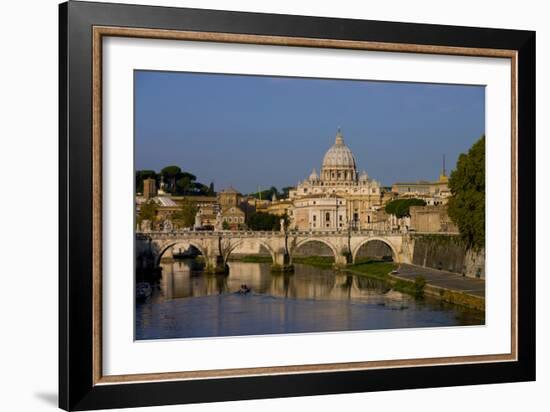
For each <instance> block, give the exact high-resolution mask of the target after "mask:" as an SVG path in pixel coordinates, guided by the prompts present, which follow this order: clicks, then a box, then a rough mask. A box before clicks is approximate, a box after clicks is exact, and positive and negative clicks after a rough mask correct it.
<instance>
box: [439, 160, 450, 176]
mask: <svg viewBox="0 0 550 412" xmlns="http://www.w3.org/2000/svg"><path fill="white" fill-rule="evenodd" d="M439 181H440V182H448V181H449V178H448V177H447V170H445V154H443V169H441V174H440V175H439Z"/></svg>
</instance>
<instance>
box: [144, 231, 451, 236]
mask: <svg viewBox="0 0 550 412" xmlns="http://www.w3.org/2000/svg"><path fill="white" fill-rule="evenodd" d="M402 234H419V235H425V234H448V235H456V233H443V232H412V231H411V232H402V231H400V230H375V229H363V230H352V231H348V230H289V231H287V232H286V233H285V232H280V231H256V230H182V229H178V230H171V231H149V232H141V231H138V232H136V236H138V237H141V236H146V237H190V238H194V237H218V236H222V237H226V238H227V237H236V238H240V237H280V236H285V235H288V236H291V237H292V236H319V237H323V236H352V237H355V236H388V235H402Z"/></svg>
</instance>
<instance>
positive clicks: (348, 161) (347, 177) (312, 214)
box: [288, 130, 383, 230]
mask: <svg viewBox="0 0 550 412" xmlns="http://www.w3.org/2000/svg"><path fill="white" fill-rule="evenodd" d="M289 199H290V200H291V201H292V204H293V205H292V207H291V208H290V209H289V211H288V212H289V217H290V219H291V223H290V227H291V228H293V229H299V230H312V229H316V230H334V229H336V230H341V229H348V228H353V229H366V228H369V227H371V226H372V224H373V222H374V220H373V216H374V213H375V212H376V211H377V210H378V209H379V208H380V207H381V206H382V204H383V194H382V190H381V186H380V183H378V182H377V181H376V180H374V179H372V178H370V177H369V176H368V175H367V172H365V171H363V172H361V173H358V172H357V165H356V162H355V157H354V155H353V153H352V151H351V150H350V149H349V147H348V146H346V144H345V143H344V137H343V135H342V133H341V132H340V130H338V133H337V134H336V139H335V142H334V145H333V146H332V147H331V148H330V149H329V150H328V151H327V152H326V154H325V156H324V158H323V162H322V165H321V172H320V174H317V171H316V170H315V169H314V170H313V172H312V173H311V174H310V176H309V177H308V178H307V179H306V180H304V181H302V182H300V183H298V185H297V186H296V188H295V189H291V190H290V191H289ZM327 218H328V219H327Z"/></svg>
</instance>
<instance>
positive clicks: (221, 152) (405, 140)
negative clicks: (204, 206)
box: [135, 71, 485, 193]
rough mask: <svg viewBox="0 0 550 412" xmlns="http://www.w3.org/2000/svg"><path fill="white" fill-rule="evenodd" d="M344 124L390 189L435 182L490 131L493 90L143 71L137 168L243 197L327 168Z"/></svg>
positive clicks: (138, 82) (360, 156)
mask: <svg viewBox="0 0 550 412" xmlns="http://www.w3.org/2000/svg"><path fill="white" fill-rule="evenodd" d="M338 127H341V129H342V133H343V135H344V139H345V142H346V144H347V145H348V146H349V147H350V149H351V150H352V151H353V153H354V155H355V160H356V162H357V166H358V169H360V170H363V169H364V170H366V171H367V173H368V174H369V175H370V176H371V177H373V178H375V179H376V180H378V181H380V182H381V183H382V184H383V185H387V186H389V185H391V184H392V183H394V182H396V181H416V180H421V179H425V180H431V179H436V178H437V177H438V175H439V172H440V170H441V163H442V155H443V154H445V156H446V163H447V169H448V170H449V169H452V168H454V166H455V164H456V159H457V158H458V155H459V154H460V153H463V152H465V151H467V150H468V148H469V147H470V146H471V145H472V144H473V143H474V142H475V141H476V140H477V139H478V138H479V137H480V136H481V135H482V134H484V133H485V88H484V87H483V86H456V85H440V84H418V83H400V82H373V81H357V80H330V79H305V78H282V77H262V76H240V75H223V74H221V75H219V74H199V73H178V72H151V71H136V72H135V143H136V144H135V151H136V152H135V162H136V165H135V166H136V169H153V170H156V171H159V170H160V169H161V168H162V167H164V166H167V165H172V164H175V165H178V166H180V167H181V168H182V169H183V170H185V171H189V172H191V173H193V174H195V175H196V176H197V180H198V181H200V182H202V183H204V184H209V183H210V182H212V181H213V182H214V184H215V187H216V190H220V189H223V188H224V187H227V186H229V185H232V186H234V187H235V188H236V189H238V190H239V191H241V192H242V193H248V192H253V191H256V190H257V188H258V186H260V187H262V188H267V187H269V186H276V187H278V188H281V187H284V186H293V185H296V183H297V182H298V181H299V180H302V179H304V178H306V177H307V176H309V174H310V173H311V170H312V169H313V168H316V169H317V171H319V169H320V167H321V161H322V158H323V155H324V153H325V152H326V151H327V150H328V148H329V147H330V146H331V145H332V144H333V143H334V136H335V134H336V131H337V129H338Z"/></svg>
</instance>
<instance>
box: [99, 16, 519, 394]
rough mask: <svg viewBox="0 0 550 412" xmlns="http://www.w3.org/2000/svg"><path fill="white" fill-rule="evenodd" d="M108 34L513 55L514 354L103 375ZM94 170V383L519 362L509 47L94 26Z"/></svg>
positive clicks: (514, 211)
mask: <svg viewBox="0 0 550 412" xmlns="http://www.w3.org/2000/svg"><path fill="white" fill-rule="evenodd" d="M104 36H112V37H131V38H148V39H163V40H187V41H204V42H222V43H236V44H257V45H271V46H289V47H316V48H334V49H350V50H365V51H383V52H398V53H421V54H437V55H455V56H472V57H494V58H509V59H510V60H511V93H512V96H511V97H512V99H511V134H512V136H511V137H512V159H511V161H512V173H511V174H512V176H511V178H512V216H511V221H512V222H511V223H512V244H511V247H512V259H511V260H512V262H511V263H512V267H511V271H512V273H511V275H512V276H511V278H512V279H511V286H512V296H511V311H512V313H511V322H512V324H511V332H512V333H511V353H510V354H495V355H472V356H451V357H440V358H417V359H400V360H383V361H367V362H347V363H327V364H315V365H289V366H280V367H279V366H274V367H257V368H235V369H218V370H202V371H187V372H185V371H182V372H161V373H145V374H130V375H106V376H105V375H103V373H102V359H103V356H102V344H103V339H102V307H101V305H102V296H101V289H102V273H101V269H102V267H101V266H102V264H101V262H102V215H101V207H102V191H101V188H102V152H101V150H102V39H103V37H104ZM92 38H93V42H92V54H93V56H92V59H93V61H92V81H93V85H92V89H93V98H92V106H93V111H92V112H93V116H92V121H93V126H92V148H93V153H92V171H93V173H92V174H93V180H92V181H93V183H92V187H93V263H92V265H93V267H92V271H93V291H92V294H93V306H94V307H93V311H92V312H93V378H92V382H93V385H94V386H95V385H108V384H117V383H126V384H130V383H138V382H159V381H173V380H181V381H184V380H194V379H208V378H209V379H215V378H229V377H231V378H233V377H251V376H259V375H280V374H297V373H314V372H315V373H319V372H326V373H328V372H337V371H339V372H341V371H357V370H368V369H381V368H400V367H421V366H439V365H457V364H475V363H495V362H513V361H517V360H518V336H517V330H518V328H517V310H518V308H517V303H518V299H517V295H518V279H517V264H518V256H517V184H518V169H517V161H518V159H517V154H518V151H517V145H518V142H517V140H518V139H517V134H518V128H517V121H518V118H517V98H518V94H517V87H518V84H517V83H518V70H517V63H518V52H517V51H516V50H507V49H488V48H470V47H454V46H432V45H421V44H406V43H389V42H388V43H385V42H372V41H355V40H335V39H320V38H304V37H286V36H265V35H250V34H234V33H221V32H198V31H180V30H166V29H144V28H133V27H115V26H101V25H97V26H93V29H92Z"/></svg>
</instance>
